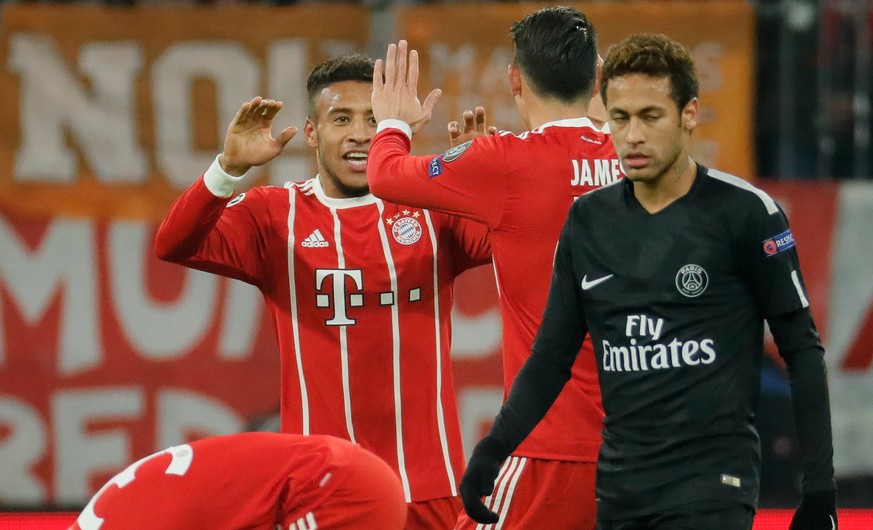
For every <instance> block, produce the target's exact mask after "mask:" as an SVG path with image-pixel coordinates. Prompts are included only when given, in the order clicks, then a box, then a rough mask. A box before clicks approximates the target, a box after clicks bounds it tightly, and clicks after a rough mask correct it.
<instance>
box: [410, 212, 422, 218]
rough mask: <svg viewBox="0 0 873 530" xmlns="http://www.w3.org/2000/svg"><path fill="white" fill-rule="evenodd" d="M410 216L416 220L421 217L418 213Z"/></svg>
mask: <svg viewBox="0 0 873 530" xmlns="http://www.w3.org/2000/svg"><path fill="white" fill-rule="evenodd" d="M412 216H413V217H415V218H416V219H418V218H419V217H420V216H421V214H420V213H418V212H414V213H413V214H412Z"/></svg>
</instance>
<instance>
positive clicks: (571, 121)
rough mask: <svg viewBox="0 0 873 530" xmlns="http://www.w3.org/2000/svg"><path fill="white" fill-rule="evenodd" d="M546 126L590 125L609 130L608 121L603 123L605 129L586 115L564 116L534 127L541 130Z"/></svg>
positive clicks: (538, 130) (604, 130) (595, 128)
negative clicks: (577, 116)
mask: <svg viewBox="0 0 873 530" xmlns="http://www.w3.org/2000/svg"><path fill="white" fill-rule="evenodd" d="M546 127H576V128H579V127H588V128H590V129H594V130H595V131H602V132H609V124H608V123H607V124H604V125H603V129H599V128H598V127H597V126H596V125H594V122H593V121H591V120H590V119H589V118H588V117H586V116H583V117H581V118H564V119H563V120H555V121H549V122H546V123H544V124H542V125H540V126H539V127H537V128H536V129H534V130H533V132H541V131H542V130H543V129H545V128H546Z"/></svg>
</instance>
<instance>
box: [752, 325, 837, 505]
mask: <svg viewBox="0 0 873 530" xmlns="http://www.w3.org/2000/svg"><path fill="white" fill-rule="evenodd" d="M767 323H768V324H769V326H770V332H771V333H772V334H773V340H774V341H775V342H776V346H777V347H778V348H779V354H780V355H781V356H782V358H783V359H785V364H786V365H787V367H788V377H789V380H790V384H791V407H792V409H793V411H794V427H795V430H796V431H797V439H798V441H799V443H800V453H801V456H802V459H803V492H804V493H814V492H817V491H827V490H829V491H832V490H834V489H836V485H835V483H834V447H833V437H832V434H831V410H830V400H829V398H828V383H827V368H826V366H825V361H824V348H822V346H821V342H820V341H819V336H818V332H817V331H816V328H815V323H814V322H813V320H812V314H811V313H810V312H809V309H807V308H804V309H798V310H797V311H794V312H791V313H788V314H785V315H780V316H778V317H773V318H770V319H769V320H768V322H767Z"/></svg>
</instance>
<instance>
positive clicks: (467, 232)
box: [446, 215, 491, 275]
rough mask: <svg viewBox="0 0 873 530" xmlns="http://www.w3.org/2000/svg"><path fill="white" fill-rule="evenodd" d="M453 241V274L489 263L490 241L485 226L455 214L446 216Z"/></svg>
mask: <svg viewBox="0 0 873 530" xmlns="http://www.w3.org/2000/svg"><path fill="white" fill-rule="evenodd" d="M446 217H447V219H448V223H449V226H451V228H452V234H453V236H454V243H455V245H454V246H455V252H454V255H455V260H454V263H455V274H456V275H457V274H460V273H462V272H464V271H465V270H467V269H472V268H473V267H478V266H479V265H484V264H486V263H491V243H490V240H489V237H488V233H489V229H488V227H487V226H485V225H483V224H482V223H479V222H477V221H471V220H469V219H464V218H462V217H458V216H456V215H449V216H446Z"/></svg>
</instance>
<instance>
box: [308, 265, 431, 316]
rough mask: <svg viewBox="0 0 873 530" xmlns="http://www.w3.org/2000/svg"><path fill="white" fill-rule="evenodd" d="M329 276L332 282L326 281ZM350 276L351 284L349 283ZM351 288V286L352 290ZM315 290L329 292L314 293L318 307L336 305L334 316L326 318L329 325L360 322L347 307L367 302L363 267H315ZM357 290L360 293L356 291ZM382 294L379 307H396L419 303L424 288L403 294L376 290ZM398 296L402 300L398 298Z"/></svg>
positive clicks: (359, 305) (361, 305)
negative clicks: (401, 303)
mask: <svg viewBox="0 0 873 530" xmlns="http://www.w3.org/2000/svg"><path fill="white" fill-rule="evenodd" d="M328 278H330V279H331V281H329V282H325V280H327V279H328ZM347 279H350V280H351V281H352V285H351V286H349V285H347ZM349 287H352V288H351V289H349ZM315 289H316V290H317V291H321V290H326V291H327V293H317V294H316V295H315V306H316V307H324V308H327V307H333V317H332V318H331V319H330V320H325V321H324V323H325V324H326V325H328V326H352V325H354V324H355V323H356V322H357V321H356V320H355V319H354V318H352V317H350V316H349V314H348V308H350V307H363V305H364V293H363V291H364V273H363V271H362V270H361V269H315ZM355 291H357V292H355ZM374 294H378V295H379V305H380V306H394V305H397V304H398V303H399V302H409V303H411V304H414V303H419V302H421V299H422V292H421V287H413V288H411V289H409V290H408V291H404V297H405V298H404V297H399V295H398V293H397V292H395V291H385V292H379V293H374ZM398 298H399V299H398Z"/></svg>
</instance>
